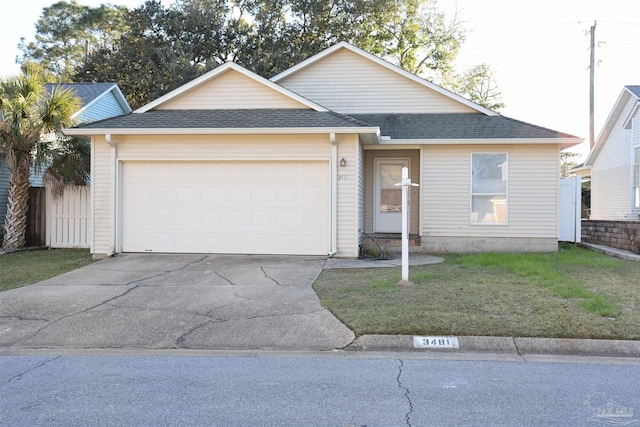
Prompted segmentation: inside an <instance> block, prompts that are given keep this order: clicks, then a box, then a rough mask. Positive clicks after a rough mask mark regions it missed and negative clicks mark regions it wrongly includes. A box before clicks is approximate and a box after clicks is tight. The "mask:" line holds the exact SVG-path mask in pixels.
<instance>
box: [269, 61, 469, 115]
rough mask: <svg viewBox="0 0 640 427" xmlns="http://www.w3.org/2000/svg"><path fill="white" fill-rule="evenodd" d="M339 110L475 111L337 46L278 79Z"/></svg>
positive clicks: (345, 111) (403, 111)
mask: <svg viewBox="0 0 640 427" xmlns="http://www.w3.org/2000/svg"><path fill="white" fill-rule="evenodd" d="M278 84H280V85H281V86H284V87H286V88H287V89H290V90H291V91H293V92H295V93H297V94H299V95H302V96H304V97H305V98H308V99H310V100H312V101H314V102H316V103H318V104H320V105H322V106H323V107H325V108H328V109H330V110H332V111H336V112H338V113H344V114H349V113H361V114H364V113H398V114H399V113H474V112H476V111H475V110H473V109H471V108H469V107H467V106H465V105H464V104H461V103H460V102H457V101H454V100H452V99H451V98H449V97H447V96H445V95H442V94H440V93H438V92H436V91H433V90H431V89H429V88H427V87H425V86H423V85H421V84H419V83H416V82H414V81H411V80H410V79H408V78H406V77H404V76H401V75H399V74H398V73H395V72H393V71H391V70H389V69H387V68H385V67H383V66H381V65H379V64H376V63H374V62H372V61H370V60H369V59H366V58H363V57H362V56H360V55H358V54H356V53H353V52H351V51H348V50H346V49H340V50H338V51H336V52H334V53H333V54H331V55H329V56H327V57H325V58H322V59H320V60H318V61H317V62H315V63H313V64H311V65H309V66H308V67H306V68H304V69H302V70H299V71H298V72H296V73H293V74H292V75H290V76H287V77H285V78H284V79H282V80H280V81H278Z"/></svg>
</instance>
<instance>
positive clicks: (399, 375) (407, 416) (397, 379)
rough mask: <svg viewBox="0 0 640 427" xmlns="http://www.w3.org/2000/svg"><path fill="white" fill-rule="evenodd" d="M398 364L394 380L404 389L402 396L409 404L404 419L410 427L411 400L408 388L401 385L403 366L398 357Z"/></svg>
mask: <svg viewBox="0 0 640 427" xmlns="http://www.w3.org/2000/svg"><path fill="white" fill-rule="evenodd" d="M398 362H400V365H399V366H398V376H397V377H396V381H397V382H398V387H399V388H401V389H402V390H404V397H405V399H407V404H408V405H409V412H407V413H406V414H405V416H404V417H405V420H406V422H407V426H408V427H411V414H412V413H413V402H411V396H409V388H408V387H405V386H404V385H402V380H401V377H402V368H403V367H404V362H403V361H402V359H398Z"/></svg>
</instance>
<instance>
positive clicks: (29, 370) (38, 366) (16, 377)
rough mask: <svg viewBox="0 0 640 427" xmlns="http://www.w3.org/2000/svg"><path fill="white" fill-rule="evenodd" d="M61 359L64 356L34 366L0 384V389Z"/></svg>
mask: <svg viewBox="0 0 640 427" xmlns="http://www.w3.org/2000/svg"><path fill="white" fill-rule="evenodd" d="M61 357H62V356H56V357H54V358H51V359H47V360H44V361H42V362H40V363H38V364H37V365H36V366H32V367H31V368H29V369H27V370H26V371H24V372H21V373H19V374H16V375H14V376H12V377H11V378H9V379H8V380H6V381H5V382H3V383H0V387H4V386H5V385H7V384H9V383H10V382H11V381H15V380H19V379H20V378H22V377H24V376H25V375H27V374H28V373H29V372H32V371H35V370H36V369H38V368H42V367H43V366H44V365H46V364H48V363H51V362H54V361H56V360H58V359H60V358H61Z"/></svg>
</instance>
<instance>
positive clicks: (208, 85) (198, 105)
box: [156, 70, 309, 110]
mask: <svg viewBox="0 0 640 427" xmlns="http://www.w3.org/2000/svg"><path fill="white" fill-rule="evenodd" d="M261 108H262V109H264V108H304V109H307V108H309V107H307V106H305V105H303V104H301V103H299V102H297V101H295V100H293V99H291V98H289V97H288V96H286V95H283V94H282V93H280V92H277V91H275V90H273V89H271V88H269V87H267V86H265V85H263V84H262V83H259V82H257V81H255V80H253V79H251V78H249V77H247V76H245V75H244V74H242V73H239V72H237V71H234V70H228V71H226V72H224V73H222V74H221V75H219V76H217V77H216V78H214V79H211V80H209V81H207V82H205V83H203V84H201V85H200V86H198V87H197V88H193V89H191V90H189V91H187V92H185V93H183V94H181V95H179V96H178V97H176V98H174V99H172V100H170V101H167V102H165V103H163V104H161V105H159V106H158V107H156V109H158V110H222V109H261Z"/></svg>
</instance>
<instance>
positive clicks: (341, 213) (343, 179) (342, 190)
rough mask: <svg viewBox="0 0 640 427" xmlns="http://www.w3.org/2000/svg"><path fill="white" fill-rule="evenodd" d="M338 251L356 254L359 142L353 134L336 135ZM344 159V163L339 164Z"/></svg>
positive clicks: (340, 255) (343, 254) (351, 255)
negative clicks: (342, 164)
mask: <svg viewBox="0 0 640 427" xmlns="http://www.w3.org/2000/svg"><path fill="white" fill-rule="evenodd" d="M337 139H338V178H339V179H338V222H337V225H338V253H337V256H339V257H356V256H358V246H359V244H360V241H359V237H358V198H359V194H358V188H359V180H358V162H359V159H358V158H359V153H360V150H359V144H358V137H357V136H355V135H344V136H343V135H338V138H337ZM343 158H344V159H345V161H346V165H345V166H340V164H339V163H340V160H341V159H343Z"/></svg>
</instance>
